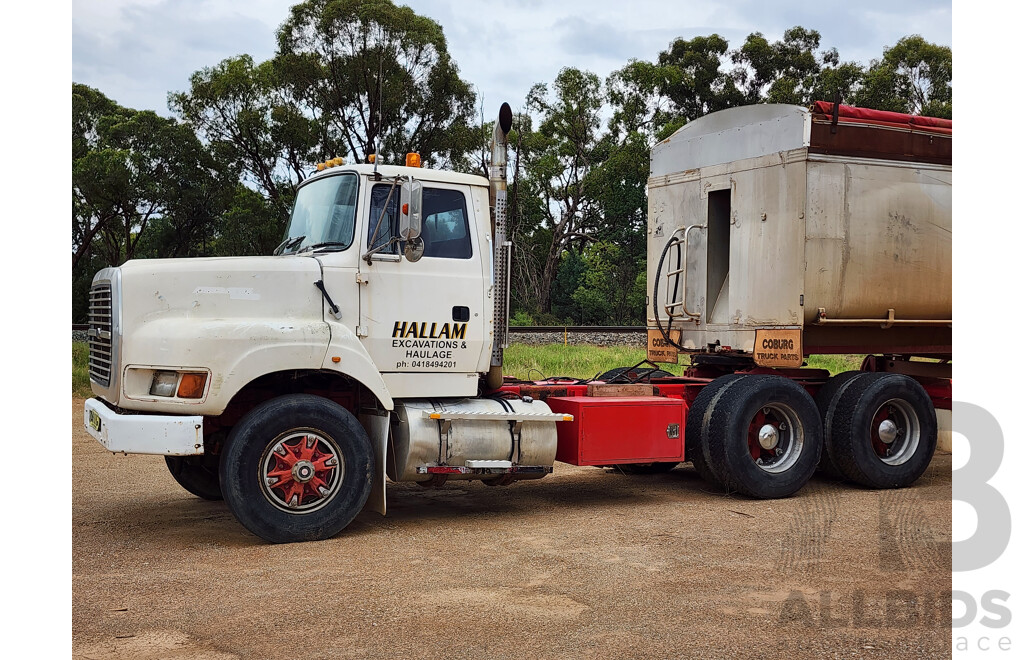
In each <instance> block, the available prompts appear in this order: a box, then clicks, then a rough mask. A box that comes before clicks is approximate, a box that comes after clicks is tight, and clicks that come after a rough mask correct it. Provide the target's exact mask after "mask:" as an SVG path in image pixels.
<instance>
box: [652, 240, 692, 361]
mask: <svg viewBox="0 0 1024 660" xmlns="http://www.w3.org/2000/svg"><path fill="white" fill-rule="evenodd" d="M682 242H683V241H682V239H679V238H676V237H675V235H674V234H673V236H672V237H671V238H669V240H668V242H667V243H665V248H664V249H663V250H662V251H661V258H660V259H658V269H657V270H656V271H655V274H654V322H655V323H657V325H658V330H660V331H661V336H662V337H664V339H665V341H667V342H668V343H669V344H670V345H671V346H675V347H676V348H677V349H678V350H680V351H681V350H683V347H682V346H680V345H679V344H677V343H676V342H674V341H672V337H671V330H672V317H669V319H668V329H666V328H665V326H664V325H662V323H661V315H660V314H658V282H660V281H661V271H662V269H663V268H664V266H665V257H667V256H668V251H669V250H671V249H672V246H675V247H676V248H677V250H676V255H677V257H676V262H677V267H678V265H679V264H681V263H682V261H683V260H682V254H681V248H680V245H681V244H682ZM678 293H679V276H678V275H677V276H676V286H675V288H674V290H673V292H672V296H673V302H675V296H676V295H678ZM683 295H684V296H685V295H686V292H685V291H684V292H683Z"/></svg>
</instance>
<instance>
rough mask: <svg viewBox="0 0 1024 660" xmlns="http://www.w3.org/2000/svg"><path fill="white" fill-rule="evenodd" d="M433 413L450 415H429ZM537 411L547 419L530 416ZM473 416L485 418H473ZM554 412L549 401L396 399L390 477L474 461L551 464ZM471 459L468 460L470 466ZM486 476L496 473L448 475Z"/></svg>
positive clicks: (407, 477) (420, 477)
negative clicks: (432, 416)
mask: <svg viewBox="0 0 1024 660" xmlns="http://www.w3.org/2000/svg"><path fill="white" fill-rule="evenodd" d="M431 414H435V416H437V417H442V416H445V417H447V419H441V418H437V419H431V417H430V415H431ZM538 415H540V416H548V417H549V418H548V419H542V420H537V419H530V417H531V416H538ZM474 416H479V417H483V418H487V419H474V418H473V417H474ZM553 416H554V415H553V414H552V413H551V409H550V408H549V407H548V406H547V404H545V403H543V402H541V401H531V402H526V401H523V400H519V399H513V400H501V401H498V400H496V399H462V400H458V401H443V402H442V401H436V400H407V401H401V402H396V404H395V414H394V415H393V420H394V421H393V423H392V426H391V451H389V452H388V461H387V463H388V465H387V473H388V477H389V478H390V479H391V480H392V481H427V480H429V479H430V478H431V475H430V474H425V473H421V472H418V471H417V469H418V468H422V467H435V466H454V467H471V466H472V462H474V461H509V462H511V464H512V465H523V466H551V465H553V464H554V461H555V451H556V449H557V444H558V434H557V432H556V430H555V422H554V421H553V419H551V417H553ZM494 417H505V419H494ZM517 427H518V428H517ZM467 461H468V462H470V463H469V464H468V465H467ZM543 474H544V473H537V474H529V475H526V474H524V475H520V476H517V478H520V479H521V478H537V477H541V476H543ZM486 476H493V475H481V474H475V473H470V474H450V475H448V478H450V479H478V478H482V477H486Z"/></svg>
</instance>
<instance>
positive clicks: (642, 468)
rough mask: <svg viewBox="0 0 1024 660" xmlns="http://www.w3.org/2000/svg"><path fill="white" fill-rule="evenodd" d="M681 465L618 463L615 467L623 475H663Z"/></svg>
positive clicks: (676, 463)
mask: <svg viewBox="0 0 1024 660" xmlns="http://www.w3.org/2000/svg"><path fill="white" fill-rule="evenodd" d="M677 465H679V463H678V462H675V463H664V462H662V463H618V464H616V465H614V466H613V467H615V468H616V469H617V470H619V471H620V472H622V474H661V473H663V472H669V471H671V470H672V469H673V468H674V467H675V466H677Z"/></svg>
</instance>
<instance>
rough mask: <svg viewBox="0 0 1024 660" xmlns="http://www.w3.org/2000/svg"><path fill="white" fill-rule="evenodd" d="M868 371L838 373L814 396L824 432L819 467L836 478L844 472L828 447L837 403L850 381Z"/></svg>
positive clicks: (839, 477)
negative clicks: (837, 464) (840, 469)
mask: <svg viewBox="0 0 1024 660" xmlns="http://www.w3.org/2000/svg"><path fill="white" fill-rule="evenodd" d="M866 373H867V372H865V371H844V372H843V373H840V374H836V375H835V376H832V377H831V378H829V379H828V381H827V382H826V383H825V384H824V385H822V386H821V389H820V390H818V393H817V394H816V395H815V396H814V402H815V403H816V404H817V405H818V414H819V415H821V430H822V432H823V434H824V435H823V436H822V438H823V441H822V444H821V460H820V461H818V469H819V470H821V471H822V472H824V473H825V474H827V475H828V476H830V477H833V478H835V479H842V478H843V473H842V472H840V471H839V468H838V467H837V466H836V464H835V461H834V460H833V459H832V455H831V454H830V453H829V449H828V443H829V440H828V439H829V436H830V435H831V434H832V427H833V426H834V422H833V418H834V416H835V409H836V405H837V404H838V403H839V398H840V397H841V396H842V394H843V393H844V392H845V391H846V388H847V387H849V386H850V381H851V380H853V379H854V378H855V377H857V376H863V375H864V374H866Z"/></svg>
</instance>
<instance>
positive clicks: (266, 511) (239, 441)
mask: <svg viewBox="0 0 1024 660" xmlns="http://www.w3.org/2000/svg"><path fill="white" fill-rule="evenodd" d="M374 467H375V466H374V455H373V451H372V449H371V447H370V441H369V438H368V437H367V435H366V432H365V431H364V430H363V427H362V426H361V425H360V424H359V422H358V420H356V418H355V417H354V416H353V415H352V413H350V412H349V411H348V410H346V409H345V408H343V407H342V406H340V405H338V404H337V403H335V402H333V401H330V400H328V399H324V398H322V397H317V396H312V395H309V394H289V395H286V396H281V397H278V398H276V399H271V400H270V401H267V402H265V403H262V404H260V405H259V406H257V407H256V408H253V409H252V410H251V411H249V413H247V414H246V415H245V416H244V417H243V418H242V419H241V420H240V421H239V422H238V424H236V425H235V427H234V428H233V429H232V430H231V434H230V435H229V436H228V440H227V443H226V446H225V448H224V452H223V455H222V456H221V461H220V482H221V492H222V493H223V495H224V500H225V501H226V502H227V504H228V508H230V509H231V512H232V513H233V514H234V515H235V518H237V519H238V522H240V523H242V526H243V527H245V528H246V529H248V530H249V531H250V532H252V533H253V534H255V535H256V536H259V537H260V538H261V539H263V540H265V541H269V542H271V543H291V542H295V541H318V540H322V539H327V538H330V537H332V536H334V535H335V534H337V533H338V532H340V531H341V530H342V529H344V528H345V527H346V526H347V525H348V524H349V523H350V522H352V519H353V518H355V517H356V515H357V514H358V513H359V512H360V511H361V510H362V508H363V505H364V504H366V500H367V498H368V497H369V495H370V488H371V487H372V484H373V474H374Z"/></svg>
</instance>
